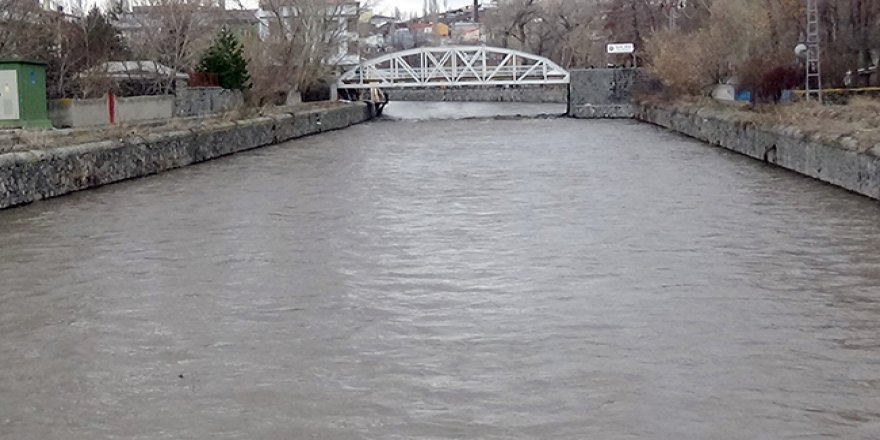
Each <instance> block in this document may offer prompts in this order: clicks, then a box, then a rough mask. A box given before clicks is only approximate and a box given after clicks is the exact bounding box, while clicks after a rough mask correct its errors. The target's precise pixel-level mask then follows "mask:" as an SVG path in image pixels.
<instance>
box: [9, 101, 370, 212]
mask: <svg viewBox="0 0 880 440" xmlns="http://www.w3.org/2000/svg"><path fill="white" fill-rule="evenodd" d="M373 117H375V109H374V108H373V107H372V106H371V105H370V104H367V103H350V104H326V103H325V104H320V105H315V106H308V107H297V108H289V109H284V108H281V109H275V110H273V111H271V112H269V113H266V114H255V115H252V116H245V117H243V118H241V119H236V118H230V117H226V118H212V119H202V120H192V121H189V122H187V121H169V122H168V123H167V124H164V125H163V124H161V123H159V124H156V125H154V126H149V127H148V126H134V127H113V128H105V129H102V130H94V131H93V132H92V133H91V134H89V133H88V132H83V131H68V132H64V133H61V134H59V133H52V132H44V133H42V134H32V135H31V136H32V137H31V138H29V139H24V140H23V141H22V142H19V143H18V144H16V145H14V146H13V149H12V151H9V152H5V153H3V152H0V209H3V208H8V207H12V206H17V205H22V204H26V203H30V202H34V201H37V200H41V199H46V198H49V197H55V196H60V195H63V194H68V193H71V192H74V191H79V190H83V189H88V188H94V187H98V186H102V185H106V184H109V183H114V182H119V181H122V180H128V179H133V178H138V177H143V176H148V175H151V174H156V173H160V172H163V171H168V170H172V169H175V168H180V167H184V166H187V165H191V164H195V163H199V162H204V161H208V160H211V159H216V158H218V157H222V156H226V155H230V154H235V153H238V152H241V151H246V150H250V149H254V148H259V147H264V146H268V145H274V144H278V143H281V142H285V141H288V140H291V139H296V138H299V137H303V136H308V135H312V134H317V133H322V132H326V131H332V130H338V129H341V128H345V127H349V126H351V125H354V124H358V123H361V122H364V121H367V120H370V119H372V118H373ZM65 136H67V137H65Z"/></svg>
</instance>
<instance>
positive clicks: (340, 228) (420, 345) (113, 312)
mask: <svg viewBox="0 0 880 440" xmlns="http://www.w3.org/2000/svg"><path fill="white" fill-rule="evenodd" d="M393 106H394V103H392V106H391V107H389V114H391V115H392V116H393V115H394V114H395V113H394V110H392V109H393ZM407 108H409V110H407ZM400 109H403V111H404V113H406V114H408V115H412V112H413V111H415V110H414V109H413V107H406V106H401V107H398V112H399V110H400ZM443 111H446V112H450V110H443ZM451 112H452V113H455V111H454V110H452V111H451ZM0 335H2V338H0V438H2V439H4V440H5V439H10V440H12V439H15V440H18V439H34V440H37V439H39V440H49V439H65V440H78V439H83V440H86V439H88V440H94V439H144V440H146V439H311V438H314V439H820V438H841V439H876V438H880V209H878V205H877V204H876V202H873V201H871V200H869V199H866V198H862V197H859V196H855V195H852V194H849V193H847V192H844V191H842V190H838V189H835V188H832V187H830V186H826V185H823V184H821V183H818V182H815V181H812V180H809V179H806V178H802V177H799V176H796V175H794V174H791V173H788V172H785V171H781V170H779V169H775V168H772V167H768V166H765V165H763V164H761V163H759V162H756V161H753V160H751V159H747V158H744V157H740V156H737V155H734V154H731V153H728V152H725V151H723V150H720V149H715V148H711V147H708V146H706V145H704V144H702V143H699V142H696V141H692V140H689V139H686V138H683V137H680V136H676V135H673V134H670V133H668V132H666V131H663V130H660V129H658V128H655V127H652V126H648V125H642V124H638V123H635V122H628V121H593V122H589V121H574V120H565V119H551V120H544V119H540V120H530V119H526V120H458V121H438V120H434V121H420V122H413V121H400V120H398V121H377V122H372V123H369V124H365V125H361V126H357V127H353V128H350V129H347V130H343V131H338V132H334V133H329V134H325V135H321V136H317V137H311V138H307V139H301V140H297V141H294V142H289V143H286V144H283V145H280V146H276V147H270V148H264V149H260V150H256V151H252V152H249V153H246V154H239V155H236V156H233V157H229V158H224V159H221V160H217V161H214V162H210V163H206V164H202V165H198V166H193V167H189V168H186V169H182V170H177V171H174V172H169V173H165V174H162V175H158V176H154V177H150V178H146V179H140V180H136V181H131V182H126V183H122V184H117V185H112V186H108V187H104V188H101V189H97V190H93V191H87V192H81V193H78V194H74V195H71V196H67V197H62V198H58V199H54V200H49V201H45V202H41V203H36V204H33V205H30V206H26V207H23V208H17V209H12V210H6V211H2V212H0Z"/></svg>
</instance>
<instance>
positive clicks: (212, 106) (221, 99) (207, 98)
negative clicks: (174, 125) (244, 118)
mask: <svg viewBox="0 0 880 440" xmlns="http://www.w3.org/2000/svg"><path fill="white" fill-rule="evenodd" d="M243 105H244V96H243V95H242V93H241V91H239V90H226V89H222V88H220V87H186V88H181V89H178V90H177V96H176V98H175V100H174V116H179V117H187V116H205V115H211V114H216V113H226V112H230V111H233V110H236V109H238V108H241V107H242V106H243Z"/></svg>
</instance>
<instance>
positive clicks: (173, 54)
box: [126, 0, 220, 94]
mask: <svg viewBox="0 0 880 440" xmlns="http://www.w3.org/2000/svg"><path fill="white" fill-rule="evenodd" d="M219 13H220V11H218V10H217V9H216V8H214V7H213V6H212V5H211V4H209V3H206V2H205V1H203V0H145V1H144V2H143V3H141V5H140V6H138V7H137V8H135V10H134V12H133V13H131V14H129V15H128V17H126V18H127V19H128V20H130V21H133V22H134V23H135V24H136V28H135V30H134V31H133V32H132V33H131V34H130V36H129V43H130V45H131V49H132V53H133V55H134V56H135V57H136V58H138V59H139V60H142V61H150V62H153V63H156V64H157V66H158V65H163V66H167V67H169V68H170V70H163V69H161V68H157V69H156V72H157V74H156V89H157V90H156V92H158V93H161V94H168V93H171V92H172V91H173V90H174V85H175V81H176V73H178V72H191V71H192V70H193V68H195V66H196V63H198V59H199V56H200V55H201V53H202V52H203V51H204V49H205V48H207V47H208V45H209V44H210V40H211V38H212V37H213V36H214V35H215V34H216V32H217V30H218V28H219V26H220V23H219V18H220V15H219Z"/></svg>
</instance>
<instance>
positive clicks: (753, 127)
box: [636, 104, 880, 199]
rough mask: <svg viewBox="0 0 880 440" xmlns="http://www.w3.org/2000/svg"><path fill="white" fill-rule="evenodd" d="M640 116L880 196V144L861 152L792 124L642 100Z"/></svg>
mask: <svg viewBox="0 0 880 440" xmlns="http://www.w3.org/2000/svg"><path fill="white" fill-rule="evenodd" d="M636 118H637V119H639V120H642V121H645V122H649V123H652V124H656V125H659V126H662V127H666V128H669V129H671V130H674V131H677V132H679V133H683V134H685V135H688V136H690V137H693V138H696V139H699V140H702V141H705V142H708V143H710V144H713V145H716V146H720V147H723V148H726V149H728V150H732V151H736V152H738V153H742V154H745V155H747V156H750V157H753V158H755V159H758V160H762V161H764V162H767V163H771V164H774V165H778V166H780V167H783V168H786V169H789V170H792V171H795V172H798V173H800V174H803V175H806V176H809V177H813V178H816V179H819V180H821V181H823V182H827V183H830V184H833V185H837V186H840V187H842V188H845V189H848V190H850V191H853V192H856V193H859V194H862V195H865V196H868V197H871V198H874V199H880V145H878V146H875V147H874V148H871V149H870V150H867V151H859V150H858V149H856V148H855V146H853V145H844V144H842V143H840V142H834V141H829V140H817V139H814V138H813V137H811V136H809V135H807V134H804V133H802V132H800V131H799V130H797V129H795V128H792V127H777V126H770V125H766V126H764V125H758V124H755V123H754V122H751V121H745V120H740V119H739V118H737V117H736V116H735V115H723V114H718V113H717V112H706V111H702V112H701V111H699V110H694V109H681V108H676V107H675V106H674V105H649V104H642V105H640V106H638V111H637V114H636Z"/></svg>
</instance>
